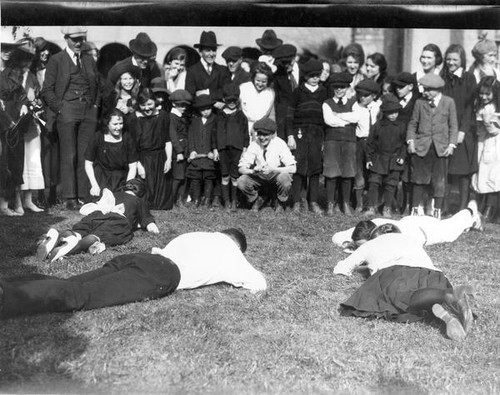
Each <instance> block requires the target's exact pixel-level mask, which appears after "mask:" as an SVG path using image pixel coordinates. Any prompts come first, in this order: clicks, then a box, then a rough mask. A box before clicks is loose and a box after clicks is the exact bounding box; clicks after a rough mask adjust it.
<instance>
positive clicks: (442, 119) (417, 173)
mask: <svg viewBox="0 0 500 395" xmlns="http://www.w3.org/2000/svg"><path fill="white" fill-rule="evenodd" d="M418 82H419V83H420V84H421V85H422V86H423V88H424V92H423V94H422V98H421V99H419V100H417V101H416V103H415V108H414V109H413V114H412V117H411V120H410V122H409V123H408V127H407V130H406V140H407V142H408V153H409V154H411V180H410V181H411V182H412V183H413V184H414V185H413V208H412V215H422V214H423V194H424V191H425V188H426V187H427V186H428V185H431V186H432V190H433V191H432V192H433V197H434V212H433V216H434V217H436V218H441V208H442V206H443V199H444V193H445V185H446V177H447V175H448V157H449V156H450V155H453V150H454V149H455V148H456V147H457V140H458V122H457V110H456V107H455V102H454V100H453V99H452V98H451V97H448V96H445V95H443V94H442V93H441V91H442V89H443V87H444V80H443V79H442V78H441V77H440V76H438V75H435V74H427V75H425V76H424V77H422V78H421V79H420V80H419V81H418Z"/></svg>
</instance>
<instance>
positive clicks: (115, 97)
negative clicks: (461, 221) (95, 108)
mask: <svg viewBox="0 0 500 395" xmlns="http://www.w3.org/2000/svg"><path fill="white" fill-rule="evenodd" d="M140 75H141V69H140V68H139V67H138V66H134V65H132V64H122V63H117V67H114V68H112V69H111V70H110V75H109V80H110V81H111V86H108V87H107V93H105V94H104V100H103V109H102V111H103V114H106V113H108V112H110V111H111V110H112V109H114V108H117V109H118V110H120V111H121V112H122V113H123V114H125V115H126V116H128V114H131V113H133V112H134V109H135V105H136V103H137V94H138V93H139V87H140V84H139V77H140Z"/></svg>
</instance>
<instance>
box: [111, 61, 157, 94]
mask: <svg viewBox="0 0 500 395" xmlns="http://www.w3.org/2000/svg"><path fill="white" fill-rule="evenodd" d="M124 64H125V65H132V64H133V62H132V56H129V57H128V58H125V59H123V60H120V61H119V62H116V63H115V65H114V66H113V67H111V69H110V70H109V72H108V80H107V84H109V85H113V84H111V81H110V80H109V76H110V75H113V72H112V70H114V69H115V68H116V67H120V65H124ZM157 77H161V70H160V67H159V66H158V63H156V62H154V63H153V64H152V65H151V66H148V67H147V68H145V69H144V70H143V69H141V77H140V78H139V81H140V83H141V86H145V87H147V88H149V86H150V85H151V80H152V79H153V78H157Z"/></svg>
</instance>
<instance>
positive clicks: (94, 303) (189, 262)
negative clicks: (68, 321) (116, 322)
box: [0, 228, 267, 318]
mask: <svg viewBox="0 0 500 395" xmlns="http://www.w3.org/2000/svg"><path fill="white" fill-rule="evenodd" d="M246 248H247V241H246V237H245V234H244V233H243V231H242V230H241V229H235V228H230V229H225V230H223V231H221V232H193V233H186V234H183V235H180V236H178V237H176V238H175V239H173V240H172V241H170V242H169V243H168V244H167V245H166V247H165V248H163V249H160V248H153V250H152V252H151V253H150V254H148V253H135V254H125V255H119V256H116V257H115V258H113V259H111V260H110V261H108V262H106V263H105V264H104V266H103V267H102V268H99V269H96V270H92V271H89V272H86V273H82V274H80V275H77V276H73V277H70V278H68V279H59V278H55V277H49V276H47V277H45V278H42V279H38V280H22V279H21V280H19V279H16V281H8V280H0V318H9V317H14V316H19V315H28V314H38V313H49V312H65V311H76V310H91V309H98V308H101V307H107V306H114V305H120V304H126V303H132V302H139V301H143V300H146V299H158V298H162V297H164V296H167V295H169V294H170V293H172V292H174V291H176V290H180V289H192V288H197V287H201V286H204V285H210V284H216V283H220V282H226V283H229V284H231V285H234V286H235V287H242V288H246V289H249V290H250V291H251V292H253V293H256V292H259V291H263V290H265V289H266V288H267V283H266V280H265V278H264V275H263V274H262V273H261V272H259V271H258V270H256V269H255V268H254V267H253V266H252V265H251V264H250V263H249V262H248V261H247V260H246V258H245V256H244V255H243V252H245V250H246Z"/></svg>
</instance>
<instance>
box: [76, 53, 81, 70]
mask: <svg viewBox="0 0 500 395" xmlns="http://www.w3.org/2000/svg"><path fill="white" fill-rule="evenodd" d="M75 59H76V67H78V68H79V69H81V68H82V63H81V62H80V55H78V54H76V53H75Z"/></svg>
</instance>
